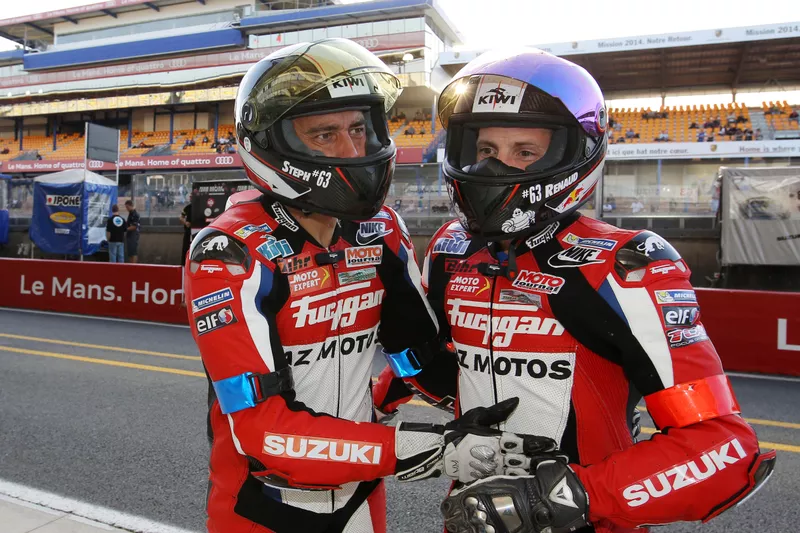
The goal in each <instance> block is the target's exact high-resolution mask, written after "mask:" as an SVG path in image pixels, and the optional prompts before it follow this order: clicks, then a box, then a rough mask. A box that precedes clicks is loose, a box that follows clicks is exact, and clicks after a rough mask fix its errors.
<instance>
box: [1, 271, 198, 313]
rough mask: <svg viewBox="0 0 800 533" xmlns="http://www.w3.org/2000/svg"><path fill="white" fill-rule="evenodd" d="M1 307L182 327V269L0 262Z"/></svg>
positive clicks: (183, 308)
mask: <svg viewBox="0 0 800 533" xmlns="http://www.w3.org/2000/svg"><path fill="white" fill-rule="evenodd" d="M0 272H2V276H0V306H2V307H18V308H22V309H39V310H43V311H56V312H59V313H76V314H79V315H99V316H106V317H114V318H130V319H135V320H149V321H153V322H168V323H174V324H185V323H186V322H187V318H186V308H185V307H183V305H182V303H183V290H182V284H181V272H182V269H181V267H177V266H165V265H139V264H126V263H96V262H86V261H48V260H43V259H6V258H0Z"/></svg>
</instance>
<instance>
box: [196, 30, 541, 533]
mask: <svg viewBox="0 0 800 533" xmlns="http://www.w3.org/2000/svg"><path fill="white" fill-rule="evenodd" d="M399 93H400V84H399V82H398V80H397V78H396V77H395V76H394V75H393V74H392V73H391V71H389V69H388V67H386V66H385V64H384V63H382V62H381V61H380V60H379V59H378V58H376V57H375V56H374V55H372V54H371V53H369V52H368V51H367V50H365V49H364V48H362V47H361V46H359V45H357V44H355V43H353V42H352V41H349V40H344V39H326V40H322V41H318V42H315V43H302V44H299V45H295V46H292V47H288V48H285V49H282V50H279V51H277V52H275V53H273V54H271V55H270V56H268V57H266V58H264V59H263V60H262V61H260V62H259V63H257V64H256V65H254V66H253V67H252V68H251V69H250V70H249V71H248V72H247V74H246V75H245V76H244V78H243V80H242V82H241V85H240V87H239V92H238V95H237V100H236V108H235V119H236V138H237V142H238V145H239V154H240V156H241V158H242V161H243V163H244V166H245V171H246V173H247V176H248V178H249V179H250V181H251V182H252V183H253V184H254V185H255V186H256V188H257V189H258V190H259V191H260V193H259V194H254V193H250V192H248V193H247V194H240V195H238V196H237V197H236V198H235V199H232V201H231V202H230V207H229V209H227V210H226V211H225V212H224V213H223V214H222V215H221V216H220V217H218V218H217V219H216V220H215V221H214V222H213V223H212V224H211V225H210V226H209V227H207V228H205V229H204V230H202V231H201V232H200V233H198V235H197V236H196V238H195V239H194V241H193V243H192V246H191V249H190V252H189V254H188V255H189V256H188V259H187V264H186V280H185V287H186V294H187V299H188V301H189V302H190V303H191V305H190V306H187V307H188V313H189V321H190V324H191V327H192V335H193V336H194V338H195V341H196V342H197V345H198V347H199V349H200V353H201V356H202V360H203V365H204V368H205V370H206V373H207V376H208V381H209V418H208V431H209V439H210V441H211V457H210V468H209V490H208V497H207V512H208V521H207V527H208V530H209V531H210V532H213V533H245V532H246V533H256V532H271V531H272V532H276V533H285V532H289V531H292V532H294V531H304V532H312V533H337V532H359V533H362V532H364V533H371V532H375V533H378V532H383V531H385V528H386V517H385V494H384V487H383V483H382V481H381V478H382V477H384V476H388V475H396V476H397V477H398V479H401V480H415V479H422V478H425V477H429V476H433V475H438V474H439V473H445V474H447V475H450V476H451V477H453V478H455V479H463V480H465V481H468V480H472V479H476V478H479V477H482V476H485V475H488V474H496V473H501V472H503V471H504V470H503V468H502V464H500V463H498V460H499V459H502V457H503V456H502V455H501V453H502V451H503V450H501V449H500V442H501V439H506V440H510V441H511V446H510V447H507V448H506V451H508V450H510V451H512V452H513V451H515V450H517V451H520V452H523V451H524V450H525V449H528V450H531V449H543V450H545V451H547V450H552V449H553V448H554V447H555V443H554V442H552V441H548V440H547V439H538V440H537V439H530V438H528V439H522V438H518V437H516V436H514V435H508V434H504V433H502V432H499V431H493V430H487V429H486V428H487V427H489V426H490V425H492V424H496V423H498V422H500V421H502V420H504V419H505V418H506V417H507V416H508V414H509V413H510V412H511V411H513V409H514V407H515V405H516V404H515V403H514V402H515V401H514V400H511V401H510V402H508V403H505V404H498V405H497V406H491V407H489V408H479V409H477V410H473V411H472V412H471V413H467V414H465V417H464V422H456V423H450V424H447V425H444V426H442V425H435V424H408V423H400V424H399V425H398V426H397V428H394V427H388V426H385V425H381V424H377V423H373V422H374V420H375V415H374V412H373V407H372V404H373V401H372V393H371V370H372V358H373V353H374V350H375V346H376V344H377V343H378V342H380V343H381V344H382V345H383V346H386V347H387V348H389V349H392V350H401V349H404V348H412V349H413V350H414V352H415V353H417V354H419V356H420V357H424V356H425V355H426V354H427V353H429V352H431V351H435V350H438V341H437V338H436V336H437V322H436V319H435V316H434V315H433V312H432V310H431V308H430V306H429V305H428V303H427V301H426V299H425V296H424V293H423V291H422V287H421V283H420V272H419V269H418V267H417V265H416V260H415V257H414V250H413V246H412V244H411V240H410V236H409V234H408V231H407V229H406V227H405V225H404V223H403V221H402V219H401V218H400V217H399V216H398V215H397V213H395V212H394V211H392V210H391V209H389V208H381V204H382V203H383V201H384V198H385V197H386V193H387V190H388V187H389V184H390V181H391V177H392V173H393V169H394V159H395V147H394V144H393V143H392V141H391V138H390V136H389V133H388V124H387V121H386V112H387V110H388V109H389V108H391V106H392V105H393V104H394V102H395V100H396V98H397V96H398V95H399ZM537 443H539V444H540V445H539V446H538V447H536V446H534V445H535V444H537ZM475 446H482V447H486V448H487V449H489V450H491V451H493V452H494V454H495V456H494V457H490V456H487V457H486V460H485V461H473V463H474V465H470V464H468V463H469V461H466V460H465V461H461V462H462V463H463V464H464V465H465V466H464V467H462V468H461V469H460V470H458V469H454V468H452V464H458V462H459V459H460V457H461V455H464V454H466V456H469V454H470V450H471V449H472V448H473V447H475ZM446 459H447V464H448V465H450V466H448V467H445V460H446Z"/></svg>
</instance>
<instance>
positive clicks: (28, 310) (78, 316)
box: [0, 307, 189, 328]
mask: <svg viewBox="0 0 800 533" xmlns="http://www.w3.org/2000/svg"><path fill="white" fill-rule="evenodd" d="M0 311H14V312H17V313H33V314H37V315H53V316H70V317H74V318H90V319H92V320H108V321H111V322H130V323H133V324H142V325H144V326H165V327H168V328H188V327H189V326H188V325H186V324H166V323H164V322H149V321H147V320H133V319H130V318H111V317H107V316H91V315H78V314H75V313H56V312H54V311H39V310H36V309H17V308H15V307H0Z"/></svg>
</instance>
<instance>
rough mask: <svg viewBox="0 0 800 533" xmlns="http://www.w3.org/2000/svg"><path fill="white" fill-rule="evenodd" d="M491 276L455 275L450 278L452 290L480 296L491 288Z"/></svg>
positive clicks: (450, 288)
mask: <svg viewBox="0 0 800 533" xmlns="http://www.w3.org/2000/svg"><path fill="white" fill-rule="evenodd" d="M491 287H492V285H491V283H490V282H489V278H485V277H482V276H481V277H479V276H453V277H452V278H450V287H449V290H450V292H460V293H462V294H472V295H474V296H478V295H479V294H481V293H484V292H486V291H488V290H489V289H491Z"/></svg>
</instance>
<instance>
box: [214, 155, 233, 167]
mask: <svg viewBox="0 0 800 533" xmlns="http://www.w3.org/2000/svg"><path fill="white" fill-rule="evenodd" d="M214 164H217V165H232V164H233V156H232V155H218V156H217V157H216V159H214Z"/></svg>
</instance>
